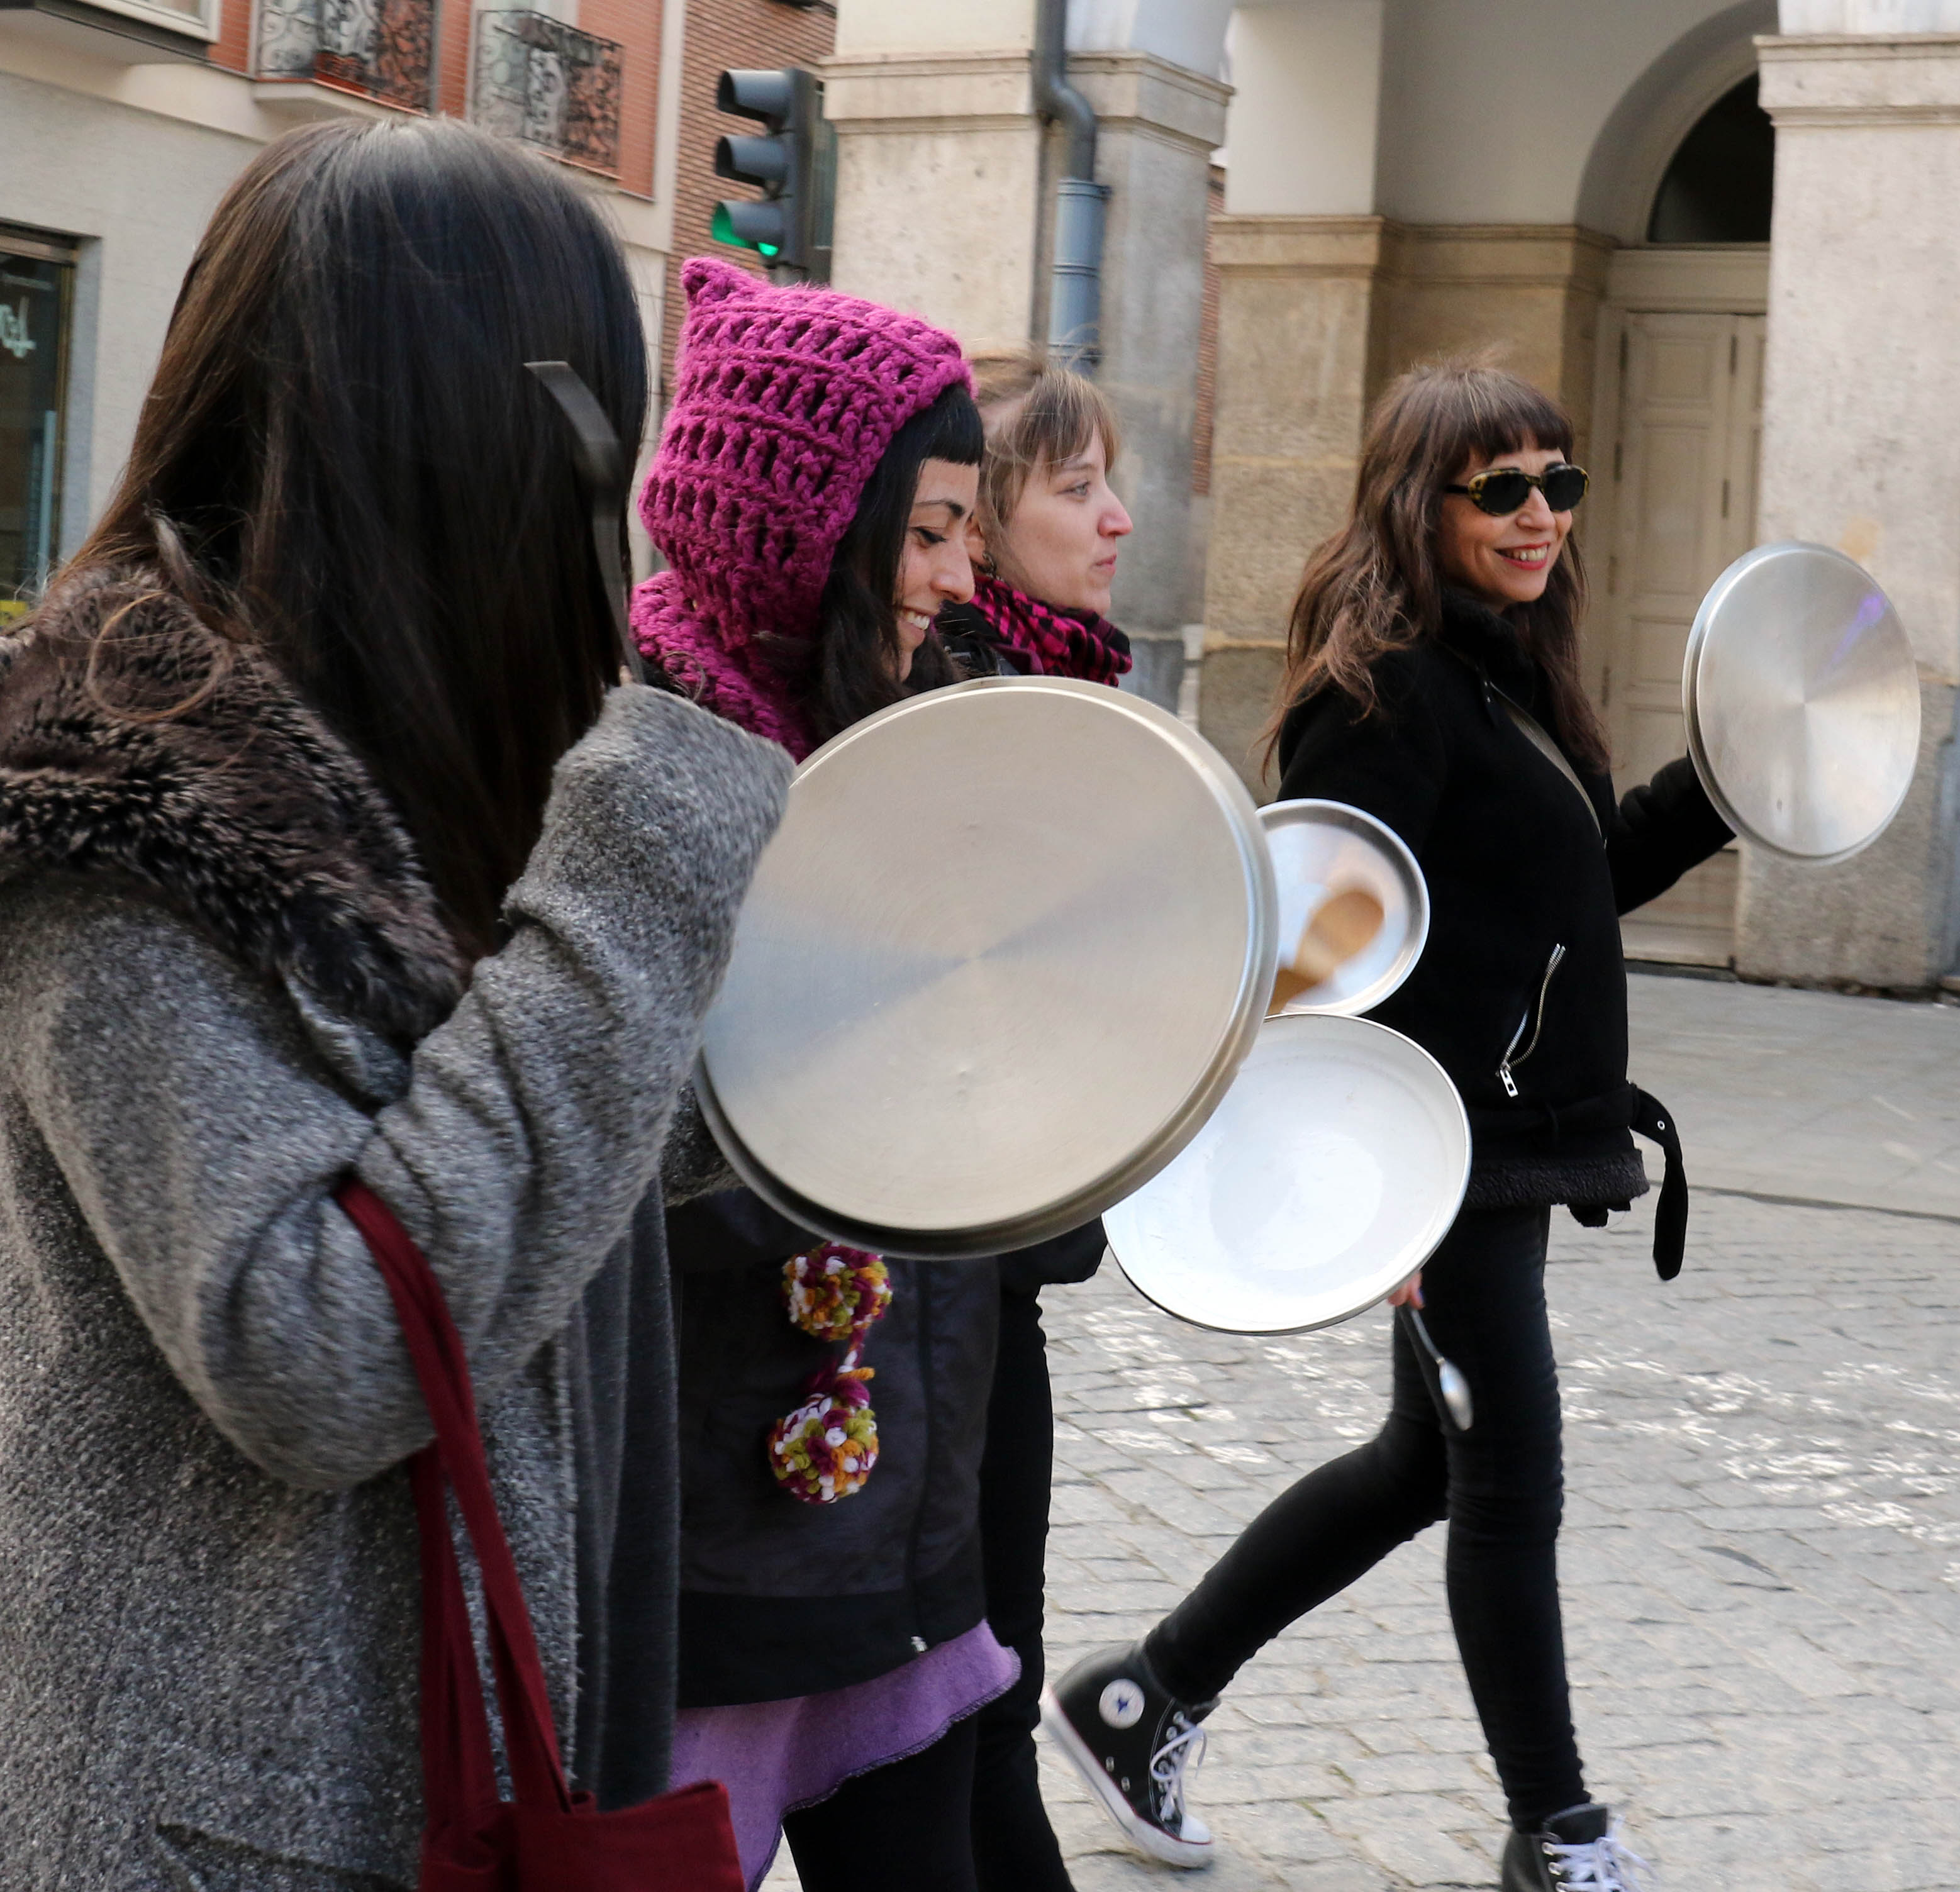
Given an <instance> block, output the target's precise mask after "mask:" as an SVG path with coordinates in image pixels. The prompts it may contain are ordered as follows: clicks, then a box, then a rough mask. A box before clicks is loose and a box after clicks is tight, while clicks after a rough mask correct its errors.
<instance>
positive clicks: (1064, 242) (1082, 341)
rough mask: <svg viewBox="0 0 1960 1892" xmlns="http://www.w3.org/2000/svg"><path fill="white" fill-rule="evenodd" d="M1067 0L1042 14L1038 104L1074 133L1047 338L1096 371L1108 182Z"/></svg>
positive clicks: (1062, 355) (1043, 2) (1067, 361)
mask: <svg viewBox="0 0 1960 1892" xmlns="http://www.w3.org/2000/svg"><path fill="white" fill-rule="evenodd" d="M1035 110H1036V113H1038V114H1039V116H1040V118H1041V119H1042V122H1043V123H1044V124H1053V123H1055V122H1056V121H1057V120H1059V121H1060V122H1061V125H1062V126H1063V127H1064V129H1066V131H1067V132H1068V144H1067V146H1066V148H1065V151H1064V157H1063V160H1062V167H1061V169H1062V174H1061V178H1060V179H1059V180H1058V182H1057V183H1056V185H1055V266H1054V269H1053V272H1052V274H1051V275H1050V278H1049V285H1048V350H1049V352H1050V354H1051V355H1052V356H1053V357H1054V358H1055V360H1056V361H1059V362H1061V364H1063V365H1064V366H1065V367H1071V368H1074V369H1077V370H1079V371H1080V372H1081V373H1082V374H1094V373H1095V371H1096V364H1097V363H1098V362H1099V361H1101V360H1102V358H1103V348H1102V324H1103V211H1104V208H1105V206H1106V205H1107V204H1108V202H1109V186H1108V185H1106V184H1099V183H1096V114H1095V113H1094V112H1093V111H1092V110H1090V106H1089V101H1088V100H1087V99H1086V98H1084V97H1083V96H1082V94H1080V92H1078V91H1076V89H1075V88H1074V87H1073V86H1072V85H1071V84H1069V82H1068V0H1040V4H1039V9H1038V11H1037V13H1036V21H1035Z"/></svg>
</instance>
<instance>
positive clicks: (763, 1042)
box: [697, 677, 1278, 1258]
mask: <svg viewBox="0 0 1960 1892" xmlns="http://www.w3.org/2000/svg"><path fill="white" fill-rule="evenodd" d="M1277 937H1278V935H1277V931H1276V927H1275V924H1274V892H1273V878H1272V869H1271V863H1270V861H1269V860H1268V855H1267V851H1266V847H1265V842H1264V841H1263V839H1262V836H1261V834H1260V830H1259V825H1258V819H1257V816H1256V815H1255V812H1254V809H1253V806H1252V800H1251V798H1250V797H1249V796H1248V795H1247V794H1246V791H1245V790H1244V788H1243V787H1242V786H1241V785H1240V784H1239V781H1238V779H1237V777H1236V775H1234V774H1233V771H1231V770H1230V768H1228V767H1227V765H1226V764H1225V763H1224V762H1223V759H1222V758H1220V756H1219V755H1217V752H1215V751H1214V750H1213V749H1211V747H1210V746H1209V745H1208V744H1207V743H1205V742H1204V741H1203V740H1202V739H1201V738H1199V737H1198V736H1197V735H1196V734H1195V733H1194V732H1192V730H1189V729H1188V728H1186V727H1185V725H1184V724H1182V723H1180V722H1179V721H1178V720H1177V719H1176V717H1173V716H1169V715H1167V714H1166V713H1165V712H1164V711H1162V710H1160V709H1157V708H1155V707H1153V705H1152V704H1148V703H1146V702H1144V701H1142V700H1141V698H1136V697H1133V696H1127V695H1121V694H1119V693H1118V692H1116V691H1115V690H1112V689H1109V688H1104V687H1103V686H1101V685H1095V684H1087V683H1077V682H1070V681H1066V680H1064V679H1058V678H1052V677H1035V678H1021V679H1004V678H1002V679H997V678H983V679H976V680H975V681H974V682H970V683H964V684H959V685H955V686H953V688H949V689H943V690H936V691H933V692H930V693H928V694H927V695H922V696H918V697H915V698H911V699H910V700H909V701H906V702H904V703H901V704H896V705H895V706H894V707H893V708H890V709H889V710H886V711H882V712H880V714H878V715H877V716H873V717H868V718H867V720H865V721H864V722H862V723H858V724H856V725H855V726H854V727H852V728H851V729H849V730H846V731H845V732H844V733H843V734H842V735H841V736H837V737H835V738H834V739H832V741H831V742H828V743H826V744H825V746H823V748H822V749H819V750H818V751H817V752H816V753H815V754H814V755H812V756H811V757H810V758H809V759H808V761H807V762H805V763H804V764H803V767H802V768H801V769H800V771H798V772H797V777H796V781H795V782H794V785H793V786H792V787H791V791H790V800H789V809H788V813H787V814H786V815H785V816H784V820H783V824H782V826H781V828H780V829H779V830H778V832H777V834H776V836H775V839H774V840H773V841H772V842H771V843H770V844H769V847H768V849H767V850H766V851H765V853H764V855H763V857H762V864H761V866H760V868H759V870H758V872H757V873H756V880H755V883H754V886H753V888H752V889H751V890H750V892H749V899H748V902H747V905H746V906H745V907H744V908H743V912H742V917H741V920H740V924H739V926H738V927H737V933H736V940H735V949H734V954H733V959H732V960H731V962H730V966H729V969H728V975H727V980H726V981H725V982H724V984H723V987H722V990H721V994H720V996H719V997H718V998H717V1000H716V1001H715V1003H714V1007H713V1009H712V1010H711V1012H710V1013H709V1015H708V1022H707V1028H706V1034H705V1041H704V1044H703V1048H702V1059H701V1064H700V1067H699V1070H698V1076H697V1086H698V1091H699V1093H700V1096H701V1100H702V1108H703V1109H704V1111H705V1113H706V1115H707V1117H708V1123H709V1124H710V1126H711V1128H712V1129H713V1130H714V1134H715V1136H716V1138H717V1140H718V1141H719V1142H720V1143H721V1147H722V1149H723V1150H724V1152H725V1153H726V1154H727V1157H728V1159H729V1161H730V1163H731V1164H732V1165H733V1167H734V1169H735V1170H736V1172H737V1174H739V1175H740V1176H741V1177H742V1178H743V1181H746V1183H748V1184H749V1186H750V1187H751V1188H753V1189H754V1190H755V1191H756V1194H758V1195H759V1196H761V1197H762V1198H763V1199H764V1200H765V1201H768V1203H770V1204H772V1205H773V1206H774V1207H776V1208H777V1209H778V1210H781V1212H782V1213H784V1214H785V1215H787V1216H790V1217H791V1219H794V1220H795V1221H797V1222H800V1223H802V1224H803V1226H806V1227H807V1228H810V1229H816V1230H818V1231H819V1232H822V1233H823V1234H825V1235H830V1236H832V1237H834V1238H836V1239H841V1240H845V1241H848V1242H853V1243H854V1244H856V1245H859V1246H861V1247H864V1248H870V1249H873V1250H876V1251H879V1252H880V1253H883V1254H903V1255H914V1256H920V1257H924V1258H934V1257H959V1256H966V1255H978V1254H994V1253H998V1252H999V1251H1002V1250H1004V1249H1008V1248H1017V1247H1020V1246H1023V1245H1026V1244H1027V1243H1029V1242H1036V1241H1039V1240H1042V1239H1045V1237H1047V1236H1049V1235H1056V1234H1059V1233H1061V1232H1062V1231H1064V1230H1065V1229H1071V1228H1074V1227H1075V1226H1077V1225H1078V1224H1080V1223H1083V1222H1086V1221H1087V1220H1089V1219H1090V1218H1091V1217H1092V1216H1096V1215H1097V1214H1098V1213H1100V1212H1101V1211H1102V1210H1103V1209H1105V1208H1106V1207H1108V1206H1109V1204H1110V1203H1112V1202H1114V1201H1115V1200H1118V1198H1119V1197H1122V1196H1125V1195H1127V1194H1128V1193H1129V1192H1130V1191H1131V1190H1133V1189H1134V1188H1136V1187H1137V1185H1138V1184H1139V1183H1141V1182H1142V1181H1144V1179H1145V1178H1147V1177H1149V1176H1150V1175H1154V1174H1155V1173H1156V1172H1157V1170H1158V1169H1160V1168H1161V1167H1162V1166H1163V1165H1164V1164H1165V1163H1166V1162H1169V1160H1170V1159H1171V1158H1172V1157H1173V1156H1175V1155H1176V1153H1177V1152H1178V1151H1179V1150H1180V1149H1182V1147H1183V1146H1184V1144H1185V1143H1186V1142H1187V1141H1188V1140H1189V1139H1190V1137H1192V1135H1193V1134H1195V1132H1196V1130H1198V1127H1199V1125H1200V1124H1202V1123H1203V1122H1204V1119H1205V1118H1206V1116H1207V1115H1208V1114H1209V1113H1210V1111H1211V1108H1212V1107H1213V1105H1214V1104H1215V1103H1216V1102H1217V1099H1219V1098H1220V1096H1222V1095H1223V1093H1224V1092H1225V1089H1226V1087H1227V1086H1228V1085H1229V1084H1230V1083H1231V1081H1232V1078H1233V1073H1235V1072H1236V1070H1237V1069H1238V1067H1239V1062H1240V1060H1242V1059H1243V1057H1244V1056H1245V1054H1246V1051H1247V1050H1248V1049H1249V1048H1250V1046H1251V1045H1252V1040H1253V1038H1254V1037H1255V1035H1256V1033H1257V1032H1258V1024H1259V1016H1260V1014H1261V1013H1262V1011H1263V1010H1264V1008H1265V1001H1266V999H1267V997H1268V994H1270V993H1271V989H1272V982H1273V975H1274V962H1275V957H1276V953H1277V945H1276V941H1277Z"/></svg>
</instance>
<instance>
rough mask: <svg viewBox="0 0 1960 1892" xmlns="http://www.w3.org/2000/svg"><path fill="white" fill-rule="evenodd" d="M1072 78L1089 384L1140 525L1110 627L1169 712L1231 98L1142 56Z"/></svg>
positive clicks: (1179, 665)
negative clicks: (1216, 166) (1203, 328)
mask: <svg viewBox="0 0 1960 1892" xmlns="http://www.w3.org/2000/svg"><path fill="white" fill-rule="evenodd" d="M1068 75H1069V81H1070V83H1071V84H1073V85H1074V87H1075V88H1076V90H1077V91H1079V92H1080V93H1081V94H1082V95H1083V97H1085V98H1086V99H1087V100H1088V101H1089V103H1090V105H1091V106H1092V107H1094V109H1095V111H1096V116H1097V118H1098V119H1099V121H1100V125H1101V129H1100V130H1099V132H1098V134H1097V137H1096V175H1097V177H1098V179H1099V181H1100V182H1102V183H1106V184H1107V185H1109V186H1110V198H1109V226H1108V230H1107V232H1106V235H1105V237H1104V240H1103V361H1102V365H1101V367H1099V368H1098V370H1096V381H1097V383H1098V385H1099V386H1100V387H1101V388H1102V390H1103V393H1106V395H1108V396H1109V399H1110V400H1111V402H1112V403H1113V404H1114V405H1115V409H1116V412H1117V415H1118V418H1119V419H1120V420H1121V421H1122V428H1123V451H1122V458H1121V459H1120V460H1119V461H1118V463H1117V468H1116V474H1115V482H1114V483H1115V486H1116V488H1117V490H1118V491H1119V492H1120V493H1121V494H1122V497H1123V503H1124V504H1125V505H1126V506H1127V507H1128V508H1129V510H1130V514H1131V517H1132V518H1133V519H1134V521H1135V523H1136V531H1135V533H1134V536H1132V537H1131V539H1130V541H1129V542H1128V545H1125V548H1124V550H1123V555H1122V560H1121V561H1120V562H1119V563H1118V566H1117V569H1116V590H1115V602H1114V603H1113V604H1112V607H1111V612H1110V615H1112V617H1113V618H1115V621H1116V622H1117V623H1118V624H1120V625H1122V627H1123V628H1124V629H1125V630H1126V631H1128V633H1129V634H1130V638H1131V647H1132V649H1133V651H1134V655H1135V658H1136V670H1135V673H1134V681H1135V683H1136V685H1137V688H1138V691H1139V692H1140V693H1141V695H1144V696H1147V697H1149V698H1151V699H1152V700H1153V701H1156V702H1158V703H1161V704H1164V705H1166V707H1167V708H1174V707H1175V706H1176V702H1177V698H1178V689H1179V685H1180V684H1181V683H1182V681H1183V676H1184V629H1183V627H1184V626H1185V625H1186V624H1188V623H1195V622H1197V621H1198V618H1199V617H1200V615H1201V612H1202V609H1203V606H1204V599H1203V596H1202V592H1201V585H1202V579H1201V577H1200V576H1199V575H1198V571H1197V570H1196V569H1195V567H1196V564H1197V561H1196V560H1195V559H1194V558H1193V557H1192V543H1191V539H1192V533H1191V523H1190V522H1191V510H1192V493H1191V447H1192V428H1193V426H1194V424H1195V420H1196V416H1197V409H1198V326H1199V323H1200V320H1201V316H1202V314H1203V311H1204V224H1205V214H1206V210H1207V207H1208V180H1209V176H1210V172H1211V154H1212V151H1213V150H1214V148H1216V147H1217V144H1218V142H1219V141H1220V139H1221V138H1223V136H1224V135H1225V101H1226V99H1227V97H1228V93H1227V88H1226V87H1224V86H1223V85H1222V84H1220V83H1219V82H1218V81H1217V80H1215V79H1211V78H1204V76H1202V75H1200V74H1198V73H1196V72H1188V71H1186V70H1185V69H1184V68H1182V67H1180V66H1175V65H1169V64H1168V63H1166V62H1165V61H1164V60H1163V59H1158V58H1156V57H1154V56H1153V55H1151V54H1150V53H1147V52H1077V53H1071V55H1070V56H1069V62H1068ZM1047 227H1048V225H1047V223H1046V221H1045V220H1044V224H1043V228H1044V231H1045V229H1046V228H1047ZM1044 247H1045V245H1044ZM1044 300H1045V298H1044ZM1041 326H1043V327H1044V328H1045V326H1046V318H1045V313H1044V315H1043V316H1042V324H1041Z"/></svg>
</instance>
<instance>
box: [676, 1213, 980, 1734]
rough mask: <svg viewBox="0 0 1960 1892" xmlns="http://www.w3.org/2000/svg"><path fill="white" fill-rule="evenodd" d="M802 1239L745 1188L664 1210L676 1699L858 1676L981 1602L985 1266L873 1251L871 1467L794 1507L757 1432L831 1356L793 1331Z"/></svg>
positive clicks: (744, 1695) (933, 1637) (785, 1692)
mask: <svg viewBox="0 0 1960 1892" xmlns="http://www.w3.org/2000/svg"><path fill="white" fill-rule="evenodd" d="M667 1239H668V1242H669V1243H670V1251H671V1254H672V1258H673V1268H674V1274H675V1280H676V1289H677V1293H678V1296H679V1359H680V1477H681V1550H680V1561H681V1573H680V1590H681V1597H680V1663H679V1671H680V1685H679V1692H680V1704H679V1705H680V1706H682V1707H683V1708H706V1707H714V1706H724V1705H727V1704H729V1703H737V1702H757V1701H776V1700H782V1699H784V1698H785V1697H787V1696H795V1695H810V1694H815V1693H819V1692H821V1691H823V1690H828V1689H833V1688H843V1687H848V1686H849V1685H850V1684H852V1683H855V1682H864V1681H870V1680H872V1679H873V1677H876V1676H879V1675H882V1674H885V1673H886V1672H887V1671H889V1670H891V1669H894V1668H898V1667H899V1665H901V1664H902V1663H905V1662H908V1661H911V1660H912V1658H913V1657H914V1656H915V1655H918V1654H921V1652H924V1650H926V1649H930V1648H933V1647H934V1646H937V1645H938V1644H939V1643H941V1642H950V1640H951V1639H953V1637H955V1636H961V1635H964V1634H965V1633H966V1631H967V1630H970V1629H972V1627H973V1626H974V1625H975V1624H976V1623H978V1622H979V1621H980V1620H981V1619H982V1617H983V1616H984V1615H985V1613H986V1601H985V1590H984V1588H983V1585H982V1579H981V1569H980V1546H979V1474H980V1455H981V1452H982V1448H983V1446H984V1445H985V1441H986V1429H987V1398H988V1387H989V1385H991V1382H992V1378H993V1373H994V1332H995V1328H996V1326H997V1324H998V1316H999V1310H1000V1286H999V1280H1000V1270H999V1265H998V1263H997V1262H996V1261H994V1260H993V1259H991V1258H989V1259H988V1260H986V1261H899V1260H897V1259H895V1258H894V1259H889V1260H888V1261H887V1262H886V1266H887V1267H888V1268H889V1270H890V1274H891V1283H892V1301H891V1305H890V1306H889V1308H888V1309H887V1310H886V1313H885V1315H884V1317H883V1318H882V1319H881V1320H880V1321H878V1323H877V1325H876V1326H874V1327H873V1328H872V1329H871V1331H870V1336H869V1337H868V1339H867V1343H866V1345H865V1349H864V1364H865V1365H866V1366H869V1367H870V1368H871V1369H873V1378H872V1379H871V1382H870V1394H871V1408H872V1410H873V1413H876V1415H877V1423H878V1462H877V1464H876V1466H874V1467H873V1469H872V1472H871V1475H870V1478H869V1479H868V1480H867V1481H866V1483H865V1484H864V1487H863V1488H862V1489H861V1490H858V1491H856V1492H854V1493H851V1496H849V1497H848V1498H842V1499H838V1501H837V1502H835V1503H833V1504H827V1505H811V1504H804V1503H801V1502H799V1501H798V1500H797V1499H794V1498H793V1497H791V1496H790V1495H789V1493H788V1492H787V1491H785V1490H784V1489H783V1488H782V1487H781V1486H780V1485H779V1484H778V1483H777V1482H776V1480H775V1477H774V1476H773V1475H772V1474H771V1472H770V1471H769V1467H768V1455H767V1441H768V1434H769V1429H770V1428H771V1427H772V1426H773V1425H774V1424H775V1423H776V1421H777V1420H779V1419H781V1417H783V1416H784V1414H785V1413H788V1412H791V1411H792V1410H794V1408H795V1407H797V1406H798V1405H799V1404H801V1403H802V1401H803V1398H804V1388H805V1386H806V1385H807V1382H808V1381H809V1380H810V1376H811V1375H812V1374H813V1373H814V1372H816V1371H817V1369H819V1367H821V1366H823V1365H824V1364H825V1363H826V1362H828V1361H831V1360H834V1359H835V1358H836V1357H837V1356H838V1354H839V1353H841V1352H842V1347H841V1346H840V1345H838V1344H837V1343H833V1342H829V1341H825V1340H816V1339H813V1337H811V1336H810V1335H809V1334H806V1333H804V1332H803V1331H802V1330H801V1329H800V1328H798V1327H797V1326H795V1325H794V1324H793V1323H792V1322H791V1319H790V1318H789V1315H788V1312H787V1311H786V1310H785V1309H784V1305H783V1294H782V1280H783V1274H782V1270H783V1264H784V1262H785V1261H788V1259H789V1258H790V1257H791V1255H793V1254H797V1252H798V1251H800V1250H802V1249H804V1248H809V1247H810V1246H812V1245H813V1244H814V1243H815V1242H816V1241H817V1240H818V1239H819V1238H818V1237H816V1236H814V1235H810V1233H808V1232H807V1231H806V1230H804V1229H800V1228H798V1227H797V1225H796V1224H795V1223H792V1222H790V1221H788V1219H785V1218H784V1217H783V1216H779V1215H778V1214H777V1213H776V1212H775V1210H772V1209H771V1208H769V1207H768V1206H767V1205H766V1204H764V1203H763V1202H762V1201H761V1200H759V1198H757V1197H755V1196H754V1195H752V1194H750V1193H749V1191H747V1190H746V1189H737V1190H730V1191H726V1192H725V1193H724V1194H719V1195H714V1196H708V1197H702V1198H701V1199H700V1200H698V1201H695V1202H692V1203H690V1204H688V1205H687V1206H686V1207H685V1208H682V1209H677V1210H674V1211H673V1213H671V1214H670V1216H668V1218H667Z"/></svg>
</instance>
